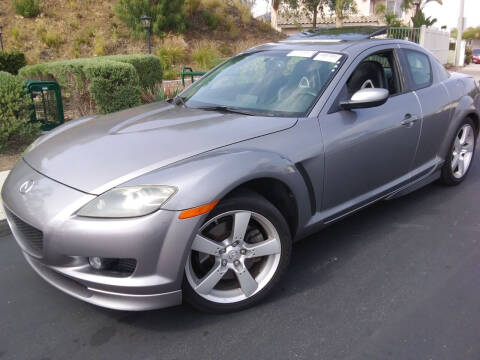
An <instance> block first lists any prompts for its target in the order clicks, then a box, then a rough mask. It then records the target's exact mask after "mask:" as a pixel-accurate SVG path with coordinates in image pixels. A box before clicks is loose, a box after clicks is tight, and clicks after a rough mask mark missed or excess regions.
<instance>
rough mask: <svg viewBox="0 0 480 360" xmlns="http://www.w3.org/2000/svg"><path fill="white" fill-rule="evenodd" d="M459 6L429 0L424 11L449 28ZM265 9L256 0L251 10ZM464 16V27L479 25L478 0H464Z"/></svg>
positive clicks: (455, 0) (258, 12)
mask: <svg viewBox="0 0 480 360" xmlns="http://www.w3.org/2000/svg"><path fill="white" fill-rule="evenodd" d="M459 6H460V0H443V5H440V4H438V3H436V2H434V1H431V2H429V3H428V4H427V5H425V8H424V12H425V14H426V15H427V16H431V17H432V18H437V19H438V21H437V23H436V24H435V26H437V27H440V26H443V25H447V28H448V29H451V28H454V27H457V21H458V8H459ZM267 10H268V1H267V0H256V1H255V5H254V6H253V9H252V12H253V14H254V15H255V16H258V15H261V14H264V13H266V12H267ZM464 16H465V17H466V18H467V22H466V27H477V26H480V0H465V11H464Z"/></svg>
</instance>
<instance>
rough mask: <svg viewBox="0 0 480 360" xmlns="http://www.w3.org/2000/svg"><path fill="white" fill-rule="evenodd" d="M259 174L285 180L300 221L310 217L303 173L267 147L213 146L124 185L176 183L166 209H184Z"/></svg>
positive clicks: (212, 199)
mask: <svg viewBox="0 0 480 360" xmlns="http://www.w3.org/2000/svg"><path fill="white" fill-rule="evenodd" d="M260 178H273V179H276V180H278V181H281V182H282V183H284V184H285V185H286V186H287V187H288V188H289V189H290V190H291V192H292V193H293V195H294V196H295V199H296V201H297V204H298V205H299V206H298V211H299V214H298V220H299V225H300V226H301V224H304V223H305V222H306V221H307V220H308V219H307V218H308V217H309V209H310V207H309V205H308V204H309V201H310V200H309V195H308V190H307V187H306V184H305V182H304V179H303V177H302V175H301V174H300V173H299V171H298V169H297V168H296V166H295V164H293V163H292V162H291V161H290V160H289V159H287V158H285V157H283V156H281V155H279V154H277V153H274V152H270V151H265V150H257V149H256V150H251V149H224V150H214V151H211V152H208V153H204V154H202V155H199V156H195V157H192V158H190V159H186V160H184V161H181V162H178V163H175V164H172V165H170V166H167V167H164V168H161V169H158V170H155V171H152V172H150V173H148V174H145V175H142V176H140V177H138V178H135V179H133V180H131V181H129V182H127V183H125V184H124V185H126V186H130V185H145V184H162V185H172V186H176V187H177V188H178V192H177V194H175V195H174V196H173V197H172V199H170V200H169V201H168V203H167V204H166V205H165V206H164V209H166V210H184V209H188V208H192V207H196V206H200V205H203V204H207V203H210V202H212V201H215V200H220V199H222V198H223V197H224V196H225V195H226V194H228V193H229V192H230V191H232V190H233V189H235V188H237V187H238V186H240V185H242V184H244V183H246V182H248V181H250V180H254V179H260ZM310 216H311V214H310Z"/></svg>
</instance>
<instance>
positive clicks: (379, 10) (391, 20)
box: [375, 4, 404, 27]
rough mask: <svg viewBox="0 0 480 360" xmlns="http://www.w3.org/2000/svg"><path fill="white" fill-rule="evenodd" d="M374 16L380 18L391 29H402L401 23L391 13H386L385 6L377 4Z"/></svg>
mask: <svg viewBox="0 0 480 360" xmlns="http://www.w3.org/2000/svg"><path fill="white" fill-rule="evenodd" d="M375 14H377V15H378V16H382V17H383V19H384V21H385V23H386V24H387V25H388V26H391V27H402V26H404V25H403V24H402V21H401V20H400V19H399V18H398V17H397V15H396V14H395V13H393V12H390V11H387V7H386V6H385V4H378V5H377V7H376V8H375Z"/></svg>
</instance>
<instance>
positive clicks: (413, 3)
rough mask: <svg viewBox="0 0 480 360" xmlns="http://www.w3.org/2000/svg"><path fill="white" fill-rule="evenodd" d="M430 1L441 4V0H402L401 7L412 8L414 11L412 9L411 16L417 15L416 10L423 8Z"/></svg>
mask: <svg viewBox="0 0 480 360" xmlns="http://www.w3.org/2000/svg"><path fill="white" fill-rule="evenodd" d="M431 1H435V2H437V3H439V4H440V5H443V2H442V0H403V3H402V8H403V9H405V10H407V9H411V8H414V9H415V11H414V14H413V17H417V14H418V12H419V11H420V10H423V8H424V7H425V5H427V4H428V3H429V2H431Z"/></svg>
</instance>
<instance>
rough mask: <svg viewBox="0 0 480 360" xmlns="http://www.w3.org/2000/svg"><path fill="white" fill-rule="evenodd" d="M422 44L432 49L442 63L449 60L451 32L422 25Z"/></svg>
mask: <svg viewBox="0 0 480 360" xmlns="http://www.w3.org/2000/svg"><path fill="white" fill-rule="evenodd" d="M420 45H422V46H423V47H425V48H426V49H428V50H430V51H431V52H432V53H433V54H434V55H435V56H436V57H437V59H438V60H440V63H442V64H446V63H447V62H448V48H449V46H450V34H449V33H448V32H447V31H442V30H438V29H435V28H425V27H422V30H421V35H420Z"/></svg>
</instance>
